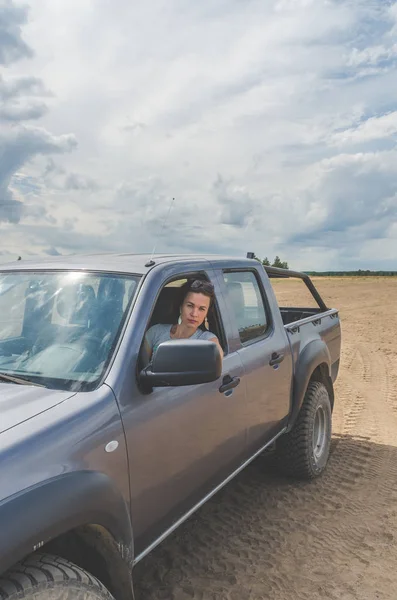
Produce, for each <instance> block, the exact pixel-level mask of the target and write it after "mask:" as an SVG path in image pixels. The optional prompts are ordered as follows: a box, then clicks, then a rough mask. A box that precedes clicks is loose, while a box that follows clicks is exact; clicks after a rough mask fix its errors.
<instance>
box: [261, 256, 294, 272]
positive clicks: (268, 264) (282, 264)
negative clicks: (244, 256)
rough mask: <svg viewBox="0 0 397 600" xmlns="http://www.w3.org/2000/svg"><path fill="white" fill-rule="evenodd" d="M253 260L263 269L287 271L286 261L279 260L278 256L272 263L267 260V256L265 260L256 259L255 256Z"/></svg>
mask: <svg viewBox="0 0 397 600" xmlns="http://www.w3.org/2000/svg"><path fill="white" fill-rule="evenodd" d="M255 260H257V261H258V262H260V263H261V264H262V265H263V266H264V267H278V268H279V269H289V266H288V263H287V261H285V260H281V258H280V257H279V256H276V258H275V259H274V261H273V262H272V263H271V262H270V260H269V259H268V258H267V256H265V258H258V257H257V256H255Z"/></svg>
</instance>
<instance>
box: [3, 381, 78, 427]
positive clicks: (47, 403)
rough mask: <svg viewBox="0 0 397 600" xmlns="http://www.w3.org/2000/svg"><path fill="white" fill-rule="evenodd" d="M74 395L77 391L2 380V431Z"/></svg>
mask: <svg viewBox="0 0 397 600" xmlns="http://www.w3.org/2000/svg"><path fill="white" fill-rule="evenodd" d="M74 395H75V392H63V391H58V390H48V389H46V388H42V387H34V386H30V385H17V384H15V383H3V382H1V383H0V433H3V432H4V431H7V429H10V428H11V427H15V425H19V423H22V422H23V421H27V420H28V419H31V418H32V417H34V416H36V415H38V414H39V413H41V412H44V411H45V410H48V409H49V408H52V407H53V406H55V405H56V404H59V403H60V402H63V401H64V400H67V399H68V398H71V397H72V396H74Z"/></svg>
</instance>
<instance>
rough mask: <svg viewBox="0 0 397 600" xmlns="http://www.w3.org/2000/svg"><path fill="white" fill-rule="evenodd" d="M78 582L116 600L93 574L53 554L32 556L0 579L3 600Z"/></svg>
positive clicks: (1, 599)
mask: <svg viewBox="0 0 397 600" xmlns="http://www.w3.org/2000/svg"><path fill="white" fill-rule="evenodd" d="M68 583H77V584H79V585H80V586H82V587H84V588H86V589H95V590H96V591H98V592H100V593H101V594H102V595H103V597H104V598H108V599H109V600H112V598H113V597H112V595H111V594H110V592H109V591H108V590H107V589H106V587H105V586H104V585H103V584H102V583H101V582H100V581H99V580H98V579H97V578H96V577H94V576H93V575H91V574H89V573H87V572H86V571H84V570H83V569H81V568H80V567H78V566H77V565H75V564H74V563H72V562H70V561H68V560H66V559H64V558H61V557H59V556H53V555H50V554H31V555H30V556H28V557H26V558H25V559H24V560H23V561H21V562H19V563H17V564H16V565H14V566H13V567H12V568H11V569H10V570H9V571H8V572H7V573H5V574H4V575H3V576H0V600H8V599H10V598H14V597H15V598H23V597H24V596H25V595H26V594H27V593H32V592H34V591H35V589H36V588H38V587H39V586H40V589H43V588H44V589H45V588H49V587H54V586H55V585H56V584H64V585H65V584H66V585H67V584H68Z"/></svg>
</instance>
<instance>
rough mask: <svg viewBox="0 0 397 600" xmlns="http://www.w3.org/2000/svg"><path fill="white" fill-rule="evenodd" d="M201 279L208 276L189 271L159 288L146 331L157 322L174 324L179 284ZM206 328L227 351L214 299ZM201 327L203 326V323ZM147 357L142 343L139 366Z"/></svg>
mask: <svg viewBox="0 0 397 600" xmlns="http://www.w3.org/2000/svg"><path fill="white" fill-rule="evenodd" d="M188 278H189V279H203V280H206V281H209V279H208V277H207V276H206V275H205V274H203V273H193V274H192V273H189V274H188V275H187V274H186V275H178V276H176V277H175V278H173V279H172V280H171V281H168V282H167V283H166V284H165V285H164V287H163V288H162V289H161V290H160V293H159V295H158V297H157V300H156V302H155V305H154V307H153V311H152V314H151V316H150V319H149V322H148V324H147V327H146V331H148V329H150V327H153V325H157V324H158V323H164V324H168V323H169V324H171V325H173V324H175V323H177V322H178V317H179V312H180V304H181V289H180V288H181V286H182V285H183V284H184V283H186V281H187V279H188ZM207 319H208V330H209V331H211V332H212V333H214V334H215V335H216V337H217V338H218V340H219V343H220V344H221V346H222V349H223V351H224V353H225V354H226V353H227V345H226V336H225V332H224V327H223V324H222V321H221V317H220V312H219V308H218V304H217V299H216V291H215V300H214V302H213V304H212V307H211V308H210V311H209V313H208V317H207ZM202 328H205V324H204V323H203V325H202ZM147 362H148V357H147V356H145V350H144V344H142V347H141V352H140V368H143V367H144V366H146V365H147Z"/></svg>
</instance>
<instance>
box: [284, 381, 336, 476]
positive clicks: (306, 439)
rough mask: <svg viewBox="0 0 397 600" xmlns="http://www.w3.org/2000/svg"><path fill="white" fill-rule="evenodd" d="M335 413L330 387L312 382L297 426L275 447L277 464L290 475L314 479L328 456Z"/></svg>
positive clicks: (323, 467)
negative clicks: (331, 401)
mask: <svg viewBox="0 0 397 600" xmlns="http://www.w3.org/2000/svg"><path fill="white" fill-rule="evenodd" d="M331 432H332V411H331V403H330V399H329V394H328V391H327V388H326V387H325V385H324V384H323V383H320V382H318V381H312V382H310V383H309V385H308V388H307V390H306V394H305V398H304V400H303V404H302V407H301V409H300V412H299V415H298V418H297V420H296V423H295V425H294V426H293V428H292V429H291V431H289V432H288V433H286V434H284V435H282V436H281V437H280V438H279V439H278V440H277V444H276V456H275V458H276V464H277V466H278V467H279V468H280V469H281V470H282V471H283V472H284V473H285V474H287V475H292V476H294V477H297V478H299V479H314V478H315V477H318V476H319V475H321V473H322V472H323V471H324V469H325V467H326V465H327V462H328V457H329V451H330V445H331Z"/></svg>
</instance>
